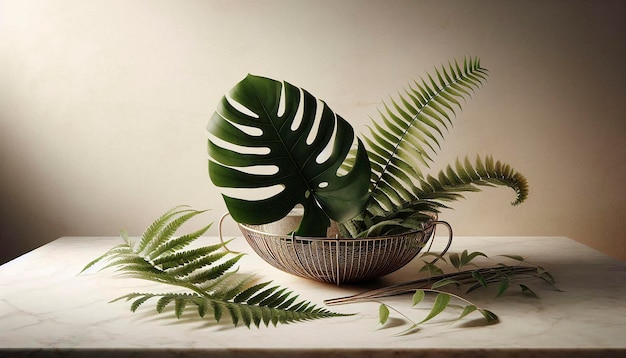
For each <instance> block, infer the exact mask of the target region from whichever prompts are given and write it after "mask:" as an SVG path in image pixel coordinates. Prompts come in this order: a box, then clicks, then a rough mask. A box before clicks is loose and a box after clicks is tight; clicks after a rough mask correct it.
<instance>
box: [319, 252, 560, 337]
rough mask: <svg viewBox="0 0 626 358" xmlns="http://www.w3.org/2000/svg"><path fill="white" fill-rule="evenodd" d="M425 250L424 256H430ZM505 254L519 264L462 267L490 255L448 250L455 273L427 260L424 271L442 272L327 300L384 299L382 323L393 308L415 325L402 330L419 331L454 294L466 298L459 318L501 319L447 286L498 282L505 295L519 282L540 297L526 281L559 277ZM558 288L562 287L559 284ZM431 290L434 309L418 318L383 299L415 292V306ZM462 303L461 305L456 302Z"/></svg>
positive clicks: (468, 288)
mask: <svg viewBox="0 0 626 358" xmlns="http://www.w3.org/2000/svg"><path fill="white" fill-rule="evenodd" d="M427 255H429V254H425V255H423V256H427ZM501 256H503V257H506V258H509V259H512V260H515V261H517V264H515V265H512V266H511V265H506V264H503V263H498V264H497V265H495V266H492V267H483V268H475V269H471V270H462V269H463V267H465V266H476V265H475V264H474V263H473V262H472V261H473V260H474V259H476V258H477V257H485V258H488V256H487V255H485V254H484V253H482V252H472V253H469V252H468V251H467V250H464V251H463V252H462V253H461V254H460V255H459V254H456V253H451V254H448V257H447V260H446V258H444V257H440V262H445V263H448V261H449V262H450V265H452V266H453V267H454V268H455V269H456V270H457V271H456V272H451V273H443V269H441V268H440V267H438V266H437V265H435V264H432V263H430V262H426V261H425V265H424V266H423V267H422V268H421V269H420V272H429V273H430V274H431V273H433V272H440V274H437V275H434V276H433V275H429V276H428V277H426V278H422V279H418V280H414V281H409V282H404V283H400V284H396V285H391V286H387V287H383V288H379V289H374V290H369V291H365V292H361V293H358V294H355V295H352V296H347V297H339V298H333V299H328V300H325V301H324V303H325V304H327V305H338V304H349V303H356V302H364V301H375V302H378V303H380V305H379V323H380V324H385V323H386V322H387V321H388V318H389V314H390V311H389V310H390V309H393V310H394V311H396V312H398V313H399V314H401V315H402V316H404V317H405V318H406V319H407V320H408V321H409V322H411V323H412V325H411V326H410V327H409V328H407V329H406V330H404V331H402V332H401V333H400V334H408V333H412V332H414V331H416V330H417V329H418V328H419V326H420V325H421V324H422V323H425V322H428V321H430V320H431V319H433V318H435V317H437V316H438V315H439V314H441V313H442V312H444V311H445V310H446V309H447V308H448V307H451V306H452V305H451V304H450V301H451V299H452V298H454V299H455V300H457V301H461V302H463V304H464V305H463V306H461V308H462V312H461V314H460V315H459V316H458V317H457V318H456V320H460V319H463V318H464V317H466V316H467V315H469V314H471V313H472V312H478V313H480V314H482V316H483V317H484V318H485V320H486V323H487V324H490V323H496V322H498V316H497V315H496V314H495V313H493V312H491V311H490V310H488V309H485V308H482V307H479V306H478V305H476V304H475V303H473V302H471V301H469V300H468V299H467V298H465V297H463V296H461V295H459V294H455V293H452V292H450V291H444V290H443V288H444V287H446V286H455V287H456V288H457V289H458V288H460V287H466V290H465V292H464V293H465V294H468V293H470V292H472V291H474V290H476V289H479V288H484V289H487V288H488V287H490V286H494V285H495V286H496V297H500V296H502V295H503V294H504V293H505V292H506V291H508V290H509V288H510V287H511V285H518V286H519V288H520V289H521V291H522V293H524V294H527V295H530V296H532V297H535V298H537V297H538V295H537V294H536V293H535V291H533V290H532V289H531V288H530V287H529V286H528V285H527V284H525V281H527V280H529V279H539V280H542V281H544V282H547V283H548V284H550V285H551V286H552V287H554V288H556V287H555V286H554V284H555V281H554V278H553V277H552V275H551V274H550V273H549V272H548V271H546V270H545V269H543V268H542V267H539V266H536V265H532V264H530V263H529V262H528V261H526V260H525V259H524V258H523V257H522V256H519V255H501ZM557 290H558V288H557ZM427 293H433V294H436V297H435V301H434V303H433V305H432V307H431V310H430V313H429V314H428V315H427V316H426V317H425V318H424V319H422V320H421V321H419V322H415V321H413V320H412V319H410V318H408V317H407V316H406V315H405V314H403V313H401V312H400V311H398V310H397V309H394V308H392V307H391V306H389V305H387V304H385V303H383V302H381V301H380V299H382V298H386V297H391V296H397V295H404V294H413V306H416V305H417V304H419V303H421V302H422V301H423V299H424V297H425V296H426V294H427ZM455 306H458V305H455Z"/></svg>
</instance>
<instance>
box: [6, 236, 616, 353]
mask: <svg viewBox="0 0 626 358" xmlns="http://www.w3.org/2000/svg"><path fill="white" fill-rule="evenodd" d="M216 241H217V239H216V238H203V242H202V245H207V244H210V243H215V242H216ZM443 241H444V240H441V242H443ZM120 242H121V239H119V238H116V237H66V238H61V239H58V240H56V241H54V242H51V243H50V244H48V245H45V246H43V247H41V248H39V249H37V250H34V251H32V252H30V253H28V254H26V255H23V256H22V257H19V258H17V259H15V260H13V261H10V262H8V263H6V264H5V265H3V266H1V267H0V356H2V357H5V356H6V357H13V356H15V357H17V356H58V355H63V356H93V354H98V355H99V356H102V355H107V354H110V355H114V356H116V357H118V356H142V354H143V353H145V352H149V353H150V354H149V355H148V356H151V357H152V356H158V357H170V356H176V357H180V356H194V355H198V356H200V355H202V356H211V357H227V356H228V357H230V356H236V357H244V356H246V357H250V354H251V353H254V354H253V355H252V356H254V357H281V356H284V357H292V356H297V354H299V356H306V357H313V356H318V355H323V356H325V357H327V358H331V357H351V356H354V357H373V356H376V357H379V356H380V357H387V356H388V357H392V356H393V357H401V356H420V357H431V356H438V357H439V356H443V357H460V356H471V357H491V356H514V357H518V356H519V357H528V356H537V357H545V356H549V355H551V356H557V357H574V356H602V357H607V356H616V357H618V356H619V357H623V356H626V263H624V262H621V261H618V260H615V259H612V258H610V257H607V256H606V255H603V254H601V253H599V252H597V251H595V250H592V249H590V248H588V247H585V246H583V245H581V244H579V243H576V242H575V241H573V240H571V239H568V238H565V237H456V238H455V240H454V243H453V245H452V247H451V249H450V250H451V252H455V251H457V252H460V251H462V250H463V249H468V250H470V251H474V250H475V251H482V252H484V253H486V254H487V255H490V256H496V255H499V254H518V255H523V256H525V257H526V258H527V259H528V260H530V261H532V262H533V263H535V264H538V265H541V266H544V267H545V268H546V269H547V270H548V271H550V272H551V273H552V274H553V276H554V277H555V279H556V280H557V285H558V287H559V288H560V289H561V290H562V291H556V290H554V289H552V288H551V287H550V286H549V285H547V284H545V283H541V282H531V283H529V285H530V286H531V287H532V288H533V289H534V290H535V291H536V292H537V293H538V294H539V295H540V299H534V298H529V297H527V296H524V295H521V294H519V293H518V290H512V291H511V292H510V293H508V294H506V295H505V296H503V297H500V298H494V297H493V292H492V291H491V292H477V293H473V294H471V295H470V296H468V297H469V298H471V299H472V300H473V301H475V302H476V303H478V304H479V305H481V306H482V307H484V308H487V309H490V310H492V311H494V312H495V313H496V314H498V315H499V317H500V323H498V324H495V325H487V326H485V325H482V324H480V323H481V320H480V315H478V314H476V315H471V316H468V317H467V318H466V319H464V320H462V321H459V322H456V323H452V324H451V323H449V322H441V321H439V322H435V323H432V324H431V323H428V324H425V325H423V327H422V329H421V330H420V331H418V332H416V333H413V334H411V335H406V336H397V335H396V333H398V332H400V331H401V330H402V329H403V328H406V327H408V326H402V325H401V324H406V322H403V321H402V319H401V316H399V315H397V314H394V313H393V312H392V316H393V317H394V319H392V322H390V323H391V324H390V325H389V326H386V327H384V328H382V329H377V328H379V327H378V326H377V320H378V304H377V303H374V302H365V303H358V304H351V305H342V306H332V307H328V308H329V309H332V310H334V311H338V312H345V313H356V315H354V316H350V317H338V318H330V319H322V320H316V321H309V322H303V323H293V324H288V325H279V326H278V327H271V326H270V327H263V326H262V327H261V328H256V327H253V328H250V329H248V328H246V327H245V326H240V327H232V326H231V325H230V323H219V324H217V323H213V322H212V321H209V320H203V319H200V318H197V317H194V316H193V315H191V314H190V315H186V316H184V317H183V318H182V319H180V320H178V319H176V317H175V316H174V315H173V313H172V312H166V313H162V314H158V313H156V312H155V311H154V301H148V303H146V304H145V305H144V306H142V307H140V308H139V310H138V311H137V312H135V313H131V312H130V311H129V304H128V303H126V302H115V303H109V301H110V300H111V299H113V298H116V297H118V296H121V295H123V294H126V293H129V292H133V291H142V292H165V290H161V289H158V287H159V286H158V285H156V284H153V283H150V282H145V281H141V280H135V279H130V278H120V277H115V274H114V273H113V272H111V271H102V272H98V273H93V272H92V273H87V274H82V275H78V273H79V271H80V270H81V269H82V267H83V266H84V265H85V264H86V263H87V262H89V261H91V260H92V259H94V258H95V257H98V256H99V255H101V254H102V253H104V252H105V251H106V250H108V249H109V248H111V247H113V246H114V245H117V244H119V243H120ZM234 245H236V246H235V247H233V248H234V249H237V248H239V249H243V250H244V251H248V252H250V255H247V256H245V257H244V259H242V261H241V264H240V266H241V271H243V272H257V273H258V274H259V275H260V278H261V279H264V280H270V279H271V280H273V281H274V283H276V284H279V285H281V286H286V287H289V288H290V289H292V290H294V291H295V292H297V293H299V294H300V297H301V298H303V299H306V300H310V301H312V302H313V303H316V304H318V305H323V301H324V299H328V298H334V297H340V296H345V295H349V294H352V293H356V292H360V291H363V290H364V288H365V286H360V287H357V286H342V287H336V286H333V285H330V284H322V283H317V282H313V281H309V280H306V279H301V278H298V277H294V276H291V275H288V274H286V273H282V272H280V271H278V270H276V269H274V268H273V267H271V266H269V265H267V264H265V263H264V262H263V261H261V260H260V259H259V258H258V257H256V255H255V254H254V253H252V252H251V251H249V249H247V247H246V244H245V242H244V241H243V239H238V240H235V244H234ZM433 249H436V245H435V247H434V248H433ZM418 268H419V261H418V260H414V261H413V262H412V263H410V264H409V265H408V266H406V267H405V268H403V269H401V270H400V271H398V272H396V273H394V274H392V275H389V276H387V277H385V278H384V279H382V280H380V281H378V282H375V283H374V284H370V286H371V285H375V286H382V285H387V284H391V283H396V282H403V281H407V280H410V279H415V278H416V271H417V269H418ZM166 290H167V289H166ZM151 302H152V303H151ZM385 302H387V303H389V304H390V305H392V306H393V307H395V308H397V309H400V310H401V311H402V312H403V313H405V314H407V315H409V316H410V317H412V318H414V319H419V318H420V317H423V316H424V315H425V313H426V312H425V311H424V309H415V308H411V307H410V297H407V296H402V297H394V298H391V299H387V300H385Z"/></svg>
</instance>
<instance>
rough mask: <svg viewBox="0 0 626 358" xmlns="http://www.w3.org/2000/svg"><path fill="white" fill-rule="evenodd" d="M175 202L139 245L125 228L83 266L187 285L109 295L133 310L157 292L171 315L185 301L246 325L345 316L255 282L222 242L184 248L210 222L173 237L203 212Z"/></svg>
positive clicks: (158, 304)
mask: <svg viewBox="0 0 626 358" xmlns="http://www.w3.org/2000/svg"><path fill="white" fill-rule="evenodd" d="M177 208H179V207H177ZM177 208H174V209H172V210H170V211H168V212H167V213H166V214H164V215H162V216H160V217H159V219H157V220H156V221H155V222H154V223H152V225H150V227H149V228H148V229H147V230H146V231H145V232H144V235H143V236H142V238H141V241H140V244H139V245H134V243H133V242H132V240H131V239H130V238H128V237H127V235H125V234H123V235H122V237H123V239H124V241H125V243H124V244H121V245H118V246H115V247H114V248H112V249H111V250H109V251H108V252H106V253H105V254H103V255H101V256H100V257H98V258H97V259H95V260H93V261H91V262H89V263H88V264H87V266H85V268H84V269H83V270H82V271H81V272H84V271H85V270H87V269H89V268H91V267H93V266H95V265H97V264H99V263H103V264H104V267H103V268H101V269H105V268H111V267H115V268H116V269H117V271H120V272H122V273H124V274H125V275H126V276H129V277H134V278H140V279H144V280H149V281H153V282H157V283H160V284H163V285H164V286H166V287H170V288H178V289H181V288H182V289H183V290H185V292H182V293H163V294H156V293H136V292H135V293H129V294H127V295H124V296H121V297H118V298H116V299H114V300H113V301H111V302H115V301H119V300H126V301H131V306H130V309H131V311H133V312H135V311H136V310H137V309H139V307H140V306H142V305H144V304H145V302H147V301H148V300H150V299H152V298H155V299H157V301H156V311H157V312H158V313H162V312H164V311H165V309H166V308H167V307H170V305H172V304H173V305H174V307H173V308H174V315H175V316H176V317H178V318H181V317H182V316H183V314H184V313H185V312H186V311H187V310H188V308H189V307H193V308H194V309H195V311H196V312H197V314H198V316H199V317H205V318H206V317H208V316H211V317H212V318H213V319H214V320H215V321H216V322H219V321H220V320H221V319H222V317H223V315H224V314H226V313H228V315H229V316H230V318H231V321H232V323H233V324H234V325H235V326H236V325H237V324H239V323H240V322H242V323H243V324H244V325H245V326H247V327H250V325H252V324H254V325H255V326H257V327H259V326H261V324H263V325H265V326H268V325H270V324H273V325H276V324H278V323H289V322H298V321H306V320H311V319H321V318H329V317H339V316H346V314H340V313H334V312H331V311H328V310H325V309H322V308H318V307H316V306H315V305H312V304H311V303H310V302H308V301H299V302H296V298H297V297H298V296H297V295H294V294H292V292H291V291H288V290H287V289H286V288H281V287H279V286H271V287H270V286H269V284H270V282H262V283H256V282H255V281H256V280H255V279H254V276H253V275H251V274H246V275H244V274H239V273H238V272H237V269H236V268H235V265H236V264H237V262H238V261H239V259H240V258H241V257H242V255H233V254H231V253H230V252H228V251H226V250H225V249H224V245H223V244H216V245H211V246H206V247H200V248H197V249H191V250H183V249H184V247H186V246H187V245H189V244H191V243H192V242H193V241H194V240H196V239H198V238H199V237H200V235H201V233H202V232H204V231H205V228H207V227H208V226H207V227H205V228H203V229H200V230H198V231H195V232H193V233H190V234H187V235H184V236H180V237H178V238H175V237H174V234H175V232H176V230H177V229H178V228H179V227H180V226H181V225H182V223H184V222H186V221H187V220H189V219H191V218H192V217H194V216H196V215H198V214H200V213H202V212H203V211H197V210H191V209H185V210H177ZM135 246H136V247H135ZM268 287H269V288H268Z"/></svg>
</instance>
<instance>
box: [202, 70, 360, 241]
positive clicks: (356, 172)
mask: <svg viewBox="0 0 626 358" xmlns="http://www.w3.org/2000/svg"><path fill="white" fill-rule="evenodd" d="M207 129H208V131H209V134H210V136H211V137H210V138H209V145H208V148H209V155H210V160H209V174H210V178H211V180H212V182H213V183H214V184H215V185H216V186H218V187H222V188H256V189H258V188H268V189H269V188H274V189H276V188H278V192H277V193H274V192H272V193H271V194H270V195H269V196H268V197H264V198H261V199H259V198H254V197H245V193H242V194H241V196H240V197H239V195H237V196H238V197H234V195H226V194H223V197H224V200H225V202H226V206H227V208H228V211H229V213H230V214H231V215H232V217H233V219H235V220H236V221H237V222H240V223H246V224H264V223H268V222H273V221H276V220H279V219H281V218H283V217H285V216H286V215H287V214H288V213H289V212H290V211H291V210H292V209H293V208H294V207H295V206H296V205H298V204H301V205H302V206H303V207H304V216H303V219H302V222H301V224H300V227H299V228H298V229H297V230H296V232H295V233H296V234H297V235H302V236H326V229H327V227H328V226H329V225H330V220H334V221H337V222H343V221H346V220H349V219H351V218H352V217H354V216H355V215H357V214H359V213H360V212H361V211H362V210H363V208H364V206H365V203H366V201H367V200H368V198H369V196H368V187H369V184H370V162H369V159H368V157H367V154H366V151H365V148H364V146H363V145H362V143H361V141H360V140H358V139H356V137H355V135H354V130H353V128H352V127H351V126H350V124H349V123H348V122H347V121H346V120H344V119H343V118H341V117H340V116H339V115H336V114H335V113H334V112H333V111H332V110H331V109H330V108H329V107H328V106H327V105H326V104H325V103H324V102H322V101H320V100H317V99H316V98H315V97H313V96H312V95H311V94H310V93H308V92H307V91H306V90H303V89H301V88H298V87H295V86H293V85H291V84H289V83H287V82H279V81H275V80H272V79H269V78H264V77H258V76H253V75H248V76H247V77H246V78H245V79H243V80H242V81H241V82H239V83H238V84H237V85H235V87H233V88H232V89H231V91H230V92H229V98H227V97H226V96H224V97H222V99H221V101H220V102H219V104H218V107H217V110H216V111H215V113H214V114H213V117H212V118H211V120H210V121H209V124H208V128H207ZM355 139H356V142H357V155H356V160H355V161H354V163H353V164H352V167H351V168H350V170H349V171H348V172H347V173H342V174H341V175H339V174H338V171H339V169H340V168H341V166H342V164H344V162H345V160H346V158H347V157H348V154H349V152H350V149H351V148H352V147H353V143H354V142H355ZM242 148H243V149H242ZM259 168H262V170H259ZM255 170H256V171H255Z"/></svg>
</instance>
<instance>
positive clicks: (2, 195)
mask: <svg viewBox="0 0 626 358" xmlns="http://www.w3.org/2000/svg"><path fill="white" fill-rule="evenodd" d="M0 116H2V115H1V114H0ZM7 123H9V120H7V118H6V116H4V117H0V153H1V154H0V173H1V174H0V199H1V200H0V264H3V263H5V262H7V261H9V260H11V259H14V258H16V257H18V256H20V255H22V254H24V253H26V252H28V251H30V250H32V249H35V248H36V247H38V246H41V244H42V243H46V242H49V241H52V240H54V239H56V238H57V237H59V236H60V235H61V234H62V233H63V232H64V231H65V227H64V225H63V223H60V222H56V221H55V219H54V213H55V211H56V210H54V208H51V207H50V206H53V205H50V206H48V205H47V204H49V199H48V198H47V197H46V194H45V193H46V188H45V187H44V185H45V178H41V175H40V173H38V170H37V168H36V167H35V166H34V165H33V164H32V161H31V160H29V158H25V157H24V153H27V151H25V150H23V149H22V148H23V146H27V145H29V144H28V143H24V142H26V141H25V140H20V138H19V136H17V135H16V134H17V133H13V132H14V131H12V130H11V128H9V126H8V124H7Z"/></svg>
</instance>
